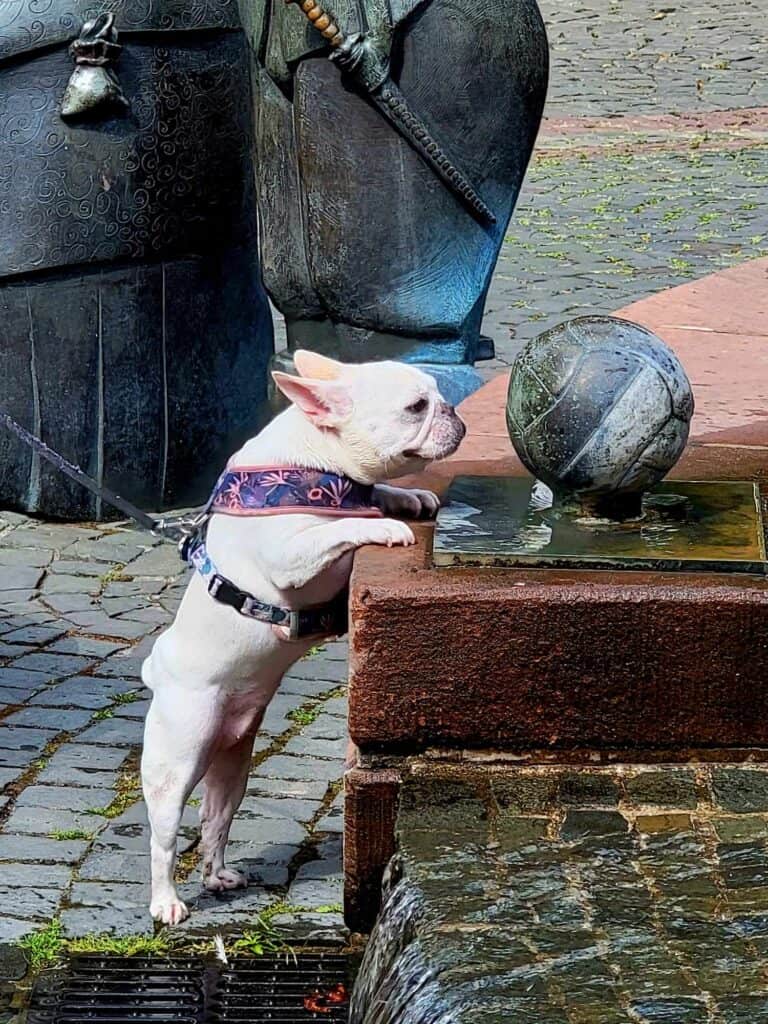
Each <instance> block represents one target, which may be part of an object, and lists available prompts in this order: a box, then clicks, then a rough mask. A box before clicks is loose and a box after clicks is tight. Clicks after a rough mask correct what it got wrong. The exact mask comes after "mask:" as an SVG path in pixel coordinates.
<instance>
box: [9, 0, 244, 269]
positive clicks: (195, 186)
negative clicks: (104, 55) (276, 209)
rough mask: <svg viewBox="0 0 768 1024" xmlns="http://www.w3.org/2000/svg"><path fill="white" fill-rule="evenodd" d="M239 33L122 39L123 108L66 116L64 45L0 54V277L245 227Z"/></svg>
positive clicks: (195, 245)
mask: <svg viewBox="0 0 768 1024" xmlns="http://www.w3.org/2000/svg"><path fill="white" fill-rule="evenodd" d="M38 2H39V3H41V4H42V3H44V2H47V0H38ZM244 46H245V43H244V39H243V37H242V35H239V34H233V33H222V34H220V35H217V36H213V37H210V36H206V37H200V38H199V40H198V44H197V45H195V46H184V47H179V48H175V47H173V46H172V45H171V43H170V42H169V44H168V45H150V44H147V43H146V42H143V41H141V42H139V41H132V42H126V46H125V50H124V53H123V55H122V57H121V73H120V76H121V82H122V84H123V87H124V89H125V93H126V96H127V97H128V99H129V101H130V104H131V109H130V112H129V113H128V114H127V115H126V116H116V115H113V114H111V113H110V114H108V115H105V116H104V118H103V119H101V120H96V121H91V122H88V123H85V124H79V123H78V124H72V125H68V124H66V123H65V122H63V121H62V120H61V118H60V116H59V108H58V103H59V100H60V97H61V92H62V83H66V81H67V78H68V75H69V74H70V72H71V67H72V65H71V59H70V58H69V56H68V55H67V53H66V51H64V50H60V51H53V52H46V53H45V54H37V55H34V56H31V57H30V60H29V61H27V62H14V63H13V64H12V65H10V66H7V67H6V68H2V66H1V65H0V143H2V145H0V154H1V155H0V276H6V275H10V274H19V273H26V272H29V271H37V270H41V269H49V268H53V267H61V266H66V265H73V264H77V263H85V262H91V261H99V262H101V261H110V260H116V259H121V260H122V259H143V258H147V257H149V258H154V257H157V256H165V255H171V254H175V253H179V252H185V253H195V252H198V253H200V252H209V251H210V250H211V249H212V248H213V249H215V248H216V247H220V248H223V247H227V246H229V245H231V244H233V241H236V240H238V239H239V238H242V237H244V235H246V234H247V232H249V231H250V230H251V226H252V225H251V223H250V218H249V215H248V211H249V206H250V195H251V192H250V189H251V172H250V154H249V146H250V138H251V129H250V124H251V114H250V109H249V100H250V94H249V87H248V80H247V68H246V58H245V52H244Z"/></svg>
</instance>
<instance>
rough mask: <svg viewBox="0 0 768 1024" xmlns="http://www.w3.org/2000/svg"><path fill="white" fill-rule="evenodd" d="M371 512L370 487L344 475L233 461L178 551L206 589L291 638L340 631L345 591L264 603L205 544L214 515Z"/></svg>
mask: <svg viewBox="0 0 768 1024" xmlns="http://www.w3.org/2000/svg"><path fill="white" fill-rule="evenodd" d="M291 514H294V515H297V514H301V515H318V516H356V517H358V516H375V517H380V516H381V515H382V512H381V511H380V510H379V509H378V508H375V507H374V505H373V487H372V486H370V485H368V484H359V483H357V482H356V481H354V480H350V479H349V478H348V477H346V476H340V475H339V474H337V473H327V472H325V471H324V470H319V469H304V468H302V467H268V466H232V467H227V469H225V470H224V472H223V473H222V474H221V476H220V477H219V479H218V481H217V483H216V486H215V487H214V489H213V493H212V494H211V497H210V498H209V500H208V504H207V505H206V506H205V509H204V510H203V512H202V514H201V516H200V518H199V520H198V521H197V523H196V528H195V530H194V532H193V533H192V534H190V535H189V536H188V537H186V538H185V540H184V541H182V543H181V545H180V552H181V557H182V558H183V559H184V561H186V562H188V563H189V564H190V565H192V566H194V568H195V569H196V570H197V571H198V572H199V573H200V575H201V576H202V577H203V578H204V579H205V580H206V582H207V584H208V593H209V594H210V595H211V597H212V598H214V600H216V601H218V602H219V603H220V604H226V605H227V606H229V607H230V608H233V609H234V610H235V611H236V612H238V613H239V614H240V615H244V616H246V617H247V618H250V619H256V620H257V621H259V622H265V623H267V624H268V625H271V626H275V627H282V628H284V629H287V631H288V639H289V640H306V639H309V638H314V637H328V636H340V635H342V634H343V633H346V631H347V592H346V590H344V591H342V592H341V593H340V594H339V595H337V597H335V598H334V599H333V601H331V602H329V603H328V604H324V605H316V606H314V607H312V608H305V609H302V610H300V611H294V610H291V609H290V608H281V607H279V606H277V605H271V604H265V603H264V602H263V601H259V600H258V598H256V597H254V596H253V594H249V593H247V592H246V591H244V590H240V588H239V587H237V586H236V585H235V584H234V583H232V581H231V580H228V579H227V578H226V577H225V576H222V575H221V574H220V573H218V572H217V571H216V566H215V565H214V564H213V562H212V561H211V557H210V555H209V554H208V550H207V548H206V544H205V536H206V532H207V527H208V521H209V519H210V517H211V516H212V515H227V516H269V515H291Z"/></svg>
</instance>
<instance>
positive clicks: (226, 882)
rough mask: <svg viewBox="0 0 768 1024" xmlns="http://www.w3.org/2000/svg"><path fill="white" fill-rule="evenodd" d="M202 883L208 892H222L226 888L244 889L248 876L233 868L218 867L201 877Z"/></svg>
mask: <svg viewBox="0 0 768 1024" xmlns="http://www.w3.org/2000/svg"><path fill="white" fill-rule="evenodd" d="M203 885H204V886H205V888H206V889H207V890H208V891H209V892H224V891H225V890H226V889H245V888H246V887H247V885H248V876H247V875H244V874H243V872H242V871H235V870H234V868H219V870H218V871H215V872H211V874H210V875H206V876H205V877H204V878H203Z"/></svg>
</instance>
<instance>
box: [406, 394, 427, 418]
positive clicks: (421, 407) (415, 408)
mask: <svg viewBox="0 0 768 1024" xmlns="http://www.w3.org/2000/svg"><path fill="white" fill-rule="evenodd" d="M428 405H429V402H428V401H427V399H426V398H420V399H419V400H418V402H414V403H413V405H409V406H408V408H407V409H406V412H412V413H414V414H415V415H417V416H418V414H419V413H422V412H426V411H427V407H428Z"/></svg>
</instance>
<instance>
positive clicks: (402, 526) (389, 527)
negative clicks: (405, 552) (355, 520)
mask: <svg viewBox="0 0 768 1024" xmlns="http://www.w3.org/2000/svg"><path fill="white" fill-rule="evenodd" d="M415 543H416V538H415V537H414V535H413V530H412V529H411V528H410V526H408V525H407V524H406V523H401V522H399V521H398V520H397V519H371V520H366V525H365V530H364V533H363V535H362V536H361V538H360V546H361V547H362V545H364V544H383V545H386V546H387V547H388V548H393V547H395V546H400V545H402V546H403V547H406V548H407V547H409V546H410V545H411V544H415Z"/></svg>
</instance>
